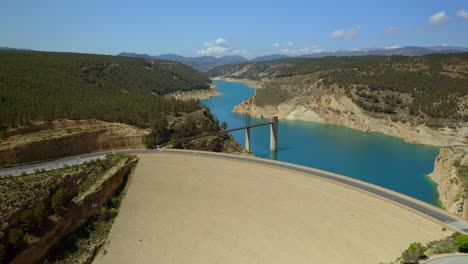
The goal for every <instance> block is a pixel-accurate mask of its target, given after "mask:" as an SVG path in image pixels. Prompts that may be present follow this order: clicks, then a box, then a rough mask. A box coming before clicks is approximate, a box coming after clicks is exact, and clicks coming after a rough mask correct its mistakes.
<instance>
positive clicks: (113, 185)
mask: <svg viewBox="0 0 468 264" xmlns="http://www.w3.org/2000/svg"><path fill="white" fill-rule="evenodd" d="M137 161H138V160H137V159H135V158H134V159H129V160H127V161H126V162H123V163H121V164H120V165H119V166H117V167H115V168H113V169H111V171H109V172H108V173H106V174H105V175H104V176H103V177H102V178H101V179H100V180H99V181H98V183H95V184H94V186H92V187H91V188H90V189H89V190H88V191H87V192H86V193H84V194H82V195H79V196H77V197H75V199H74V200H73V205H72V207H71V208H69V210H68V211H67V213H66V214H65V215H64V216H62V217H61V218H59V219H57V220H56V223H55V224H54V226H53V227H52V228H50V229H49V230H47V231H46V232H44V234H43V235H42V236H41V237H39V238H38V240H37V241H36V242H35V243H31V244H29V245H28V246H27V247H26V248H25V249H24V250H22V251H21V252H20V253H19V254H17V255H16V256H15V257H14V258H13V259H12V260H11V262H10V263H12V264H20V263H41V262H42V260H43V259H44V258H45V257H46V256H47V255H48V254H49V252H50V251H51V250H52V249H53V248H54V247H55V246H56V245H57V244H58V243H59V242H60V240H61V239H62V238H63V237H65V236H66V235H68V234H70V233H72V232H73V231H74V230H76V229H77V228H79V227H80V226H81V225H83V224H84V223H85V222H86V221H87V220H88V219H90V218H91V217H93V216H96V215H98V214H99V213H100V211H101V207H102V206H103V205H104V204H105V203H107V202H108V201H109V199H110V198H112V196H113V195H114V193H115V192H116V191H117V189H118V188H120V187H121V185H122V183H123V182H124V177H125V175H127V174H128V173H129V171H130V169H131V168H132V167H133V166H134V165H135V164H136V163H137Z"/></svg>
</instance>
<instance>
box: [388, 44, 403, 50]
mask: <svg viewBox="0 0 468 264" xmlns="http://www.w3.org/2000/svg"><path fill="white" fill-rule="evenodd" d="M398 48H401V46H397V45H395V46H388V47H385V49H386V50H390V49H398Z"/></svg>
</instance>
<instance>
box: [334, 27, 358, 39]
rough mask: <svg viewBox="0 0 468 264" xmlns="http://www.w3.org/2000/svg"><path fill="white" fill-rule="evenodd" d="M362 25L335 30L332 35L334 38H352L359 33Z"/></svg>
mask: <svg viewBox="0 0 468 264" xmlns="http://www.w3.org/2000/svg"><path fill="white" fill-rule="evenodd" d="M359 32H361V27H359V26H358V27H352V28H350V29H338V30H335V31H333V32H332V33H331V34H330V36H331V38H332V39H350V38H354V37H356V36H357V35H359Z"/></svg>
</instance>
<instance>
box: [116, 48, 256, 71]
mask: <svg viewBox="0 0 468 264" xmlns="http://www.w3.org/2000/svg"><path fill="white" fill-rule="evenodd" d="M118 56H125V57H139V58H145V59H160V60H172V61H178V62H182V63H184V64H187V65H189V66H191V67H193V68H195V69H197V70H200V71H208V70H209V69H211V68H213V67H216V66H221V65H226V64H231V63H238V62H247V61H248V60H247V59H246V58H244V57H242V56H237V55H231V56H224V57H220V58H216V57H213V56H202V57H184V56H180V55H176V54H162V55H159V56H150V55H148V54H137V53H128V52H122V53H120V54H118Z"/></svg>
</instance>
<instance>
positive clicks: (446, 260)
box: [424, 256, 468, 264]
mask: <svg viewBox="0 0 468 264" xmlns="http://www.w3.org/2000/svg"><path fill="white" fill-rule="evenodd" d="M467 263H468V256H448V257H441V258H437V259H433V260H429V261H427V262H424V264H467Z"/></svg>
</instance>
